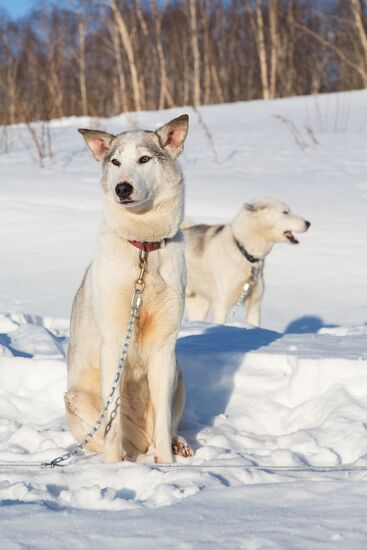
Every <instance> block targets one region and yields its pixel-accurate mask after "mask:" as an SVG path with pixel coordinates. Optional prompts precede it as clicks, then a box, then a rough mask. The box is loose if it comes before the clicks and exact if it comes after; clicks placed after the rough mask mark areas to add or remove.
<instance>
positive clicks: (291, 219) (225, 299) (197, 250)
mask: <svg viewBox="0 0 367 550" xmlns="http://www.w3.org/2000/svg"><path fill="white" fill-rule="evenodd" d="M310 225H311V224H310V222H308V221H305V220H304V219H303V218H300V217H299V216H296V215H294V214H292V212H291V211H290V209H289V208H288V206H287V205H286V204H284V203H282V202H280V201H276V200H272V199H263V200H260V201H257V202H254V203H249V204H245V205H244V206H243V207H242V208H241V210H240V211H239V212H238V214H237V216H236V217H235V219H234V220H233V222H232V223H231V224H228V225H194V226H191V227H186V228H185V229H184V235H185V241H186V260H187V276H188V282H187V291H186V308H187V315H188V318H189V319H190V320H199V321H204V320H205V319H206V317H207V315H208V313H211V314H212V320H213V321H214V323H225V321H226V319H227V316H228V313H229V312H230V311H231V309H232V307H233V306H234V304H235V303H236V301H237V299H238V298H239V296H240V293H241V291H242V288H243V285H244V283H245V281H246V280H248V279H249V278H250V277H251V273H252V271H255V272H257V273H256V275H257V279H256V283H255V284H254V286H253V287H252V288H251V291H250V293H249V294H248V295H247V298H246V300H245V305H246V306H247V312H246V322H248V323H250V324H251V325H256V326H258V325H259V324H260V305H261V299H262V297H263V293H264V281H263V259H264V258H265V256H267V254H269V252H270V251H271V249H272V248H273V245H274V244H275V243H281V242H290V243H293V244H296V243H298V241H297V239H296V238H295V237H294V235H293V233H292V232H293V231H297V232H300V233H303V232H304V231H307V229H308V228H309V227H310Z"/></svg>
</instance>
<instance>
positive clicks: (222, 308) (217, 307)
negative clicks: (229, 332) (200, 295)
mask: <svg viewBox="0 0 367 550" xmlns="http://www.w3.org/2000/svg"><path fill="white" fill-rule="evenodd" d="M227 315H228V307H227V305H226V304H225V303H224V302H222V301H217V302H216V303H215V304H213V323H216V324H217V325H224V323H225V322H226V319H227Z"/></svg>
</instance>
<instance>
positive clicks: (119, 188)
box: [115, 181, 134, 201]
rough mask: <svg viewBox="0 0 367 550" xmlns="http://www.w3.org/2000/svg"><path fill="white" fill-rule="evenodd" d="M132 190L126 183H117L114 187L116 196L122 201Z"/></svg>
mask: <svg viewBox="0 0 367 550" xmlns="http://www.w3.org/2000/svg"><path fill="white" fill-rule="evenodd" d="M133 190H134V188H133V186H132V185H130V183H128V182H127V181H123V182H121V183H118V184H117V185H116V187H115V191H116V195H117V196H118V198H119V199H120V200H121V201H122V200H125V199H128V198H129V197H130V195H131V193H132V192H133Z"/></svg>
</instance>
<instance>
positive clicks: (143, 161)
mask: <svg viewBox="0 0 367 550" xmlns="http://www.w3.org/2000/svg"><path fill="white" fill-rule="evenodd" d="M151 158H152V157H148V156H147V155H144V156H143V157H140V159H139V164H145V163H146V162H149V161H150V159H151Z"/></svg>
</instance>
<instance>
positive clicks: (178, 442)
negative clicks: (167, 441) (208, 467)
mask: <svg viewBox="0 0 367 550" xmlns="http://www.w3.org/2000/svg"><path fill="white" fill-rule="evenodd" d="M172 451H173V454H174V455H178V456H184V457H185V458H188V457H190V456H194V451H193V450H192V449H191V447H190V445H189V444H188V443H187V441H186V439H184V438H183V437H180V436H178V435H175V437H174V438H173V439H172Z"/></svg>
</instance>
